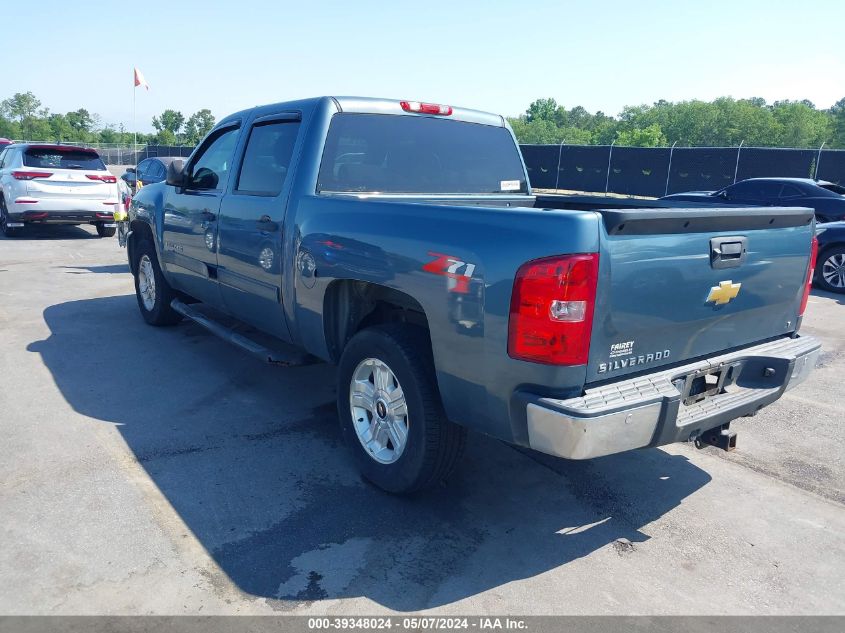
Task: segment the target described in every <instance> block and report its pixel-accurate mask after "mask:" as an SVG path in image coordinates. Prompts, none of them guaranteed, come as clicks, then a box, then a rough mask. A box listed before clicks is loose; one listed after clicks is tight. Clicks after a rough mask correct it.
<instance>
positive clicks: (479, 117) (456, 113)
mask: <svg viewBox="0 0 845 633" xmlns="http://www.w3.org/2000/svg"><path fill="white" fill-rule="evenodd" d="M328 100H331V101H333V102H334V104H335V107H336V108H337V111H338V112H354V113H357V114H397V115H404V116H434V117H437V118H442V119H449V120H453V121H464V122H468V123H480V124H483V125H495V126H497V127H504V125H505V119H504V117H502V116H501V115H499V114H493V113H491V112H482V111H480V110H472V109H470V108H461V107H458V106H454V105H452V104H444V105H449V106H451V108H452V113H451V114H449V115H434V114H418V113H415V112H406V111H405V110H403V109H402V105H401V102H402V101H403V99H380V98H374V97H332V96H324V97H311V98H308V99H298V100H296V101H282V102H279V103H272V104H266V105H260V106H256V107H254V108H248V109H246V110H241V111H240V112H235V113H233V114H231V115H229V116H227V117H225V118H224V119H221V121H220V123H225V122H227V121H230V120H235V119H239V118H243V117H244V116H246V115H247V114H249V113H251V112H252V111H253V110H280V109H286V108H290V109H292V110H313V109H314V108H316V107H317V106H318V105H319V104H321V103H322V102H325V101H328ZM406 101H407V100H406ZM424 103H430V102H428V101H426V102H424Z"/></svg>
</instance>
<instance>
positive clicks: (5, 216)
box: [0, 196, 21, 237]
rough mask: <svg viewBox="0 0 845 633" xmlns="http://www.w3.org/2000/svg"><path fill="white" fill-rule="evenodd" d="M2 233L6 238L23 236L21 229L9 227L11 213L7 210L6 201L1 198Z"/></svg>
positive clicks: (0, 229) (0, 218) (0, 220)
mask: <svg viewBox="0 0 845 633" xmlns="http://www.w3.org/2000/svg"><path fill="white" fill-rule="evenodd" d="M0 231H2V232H3V235H5V236H6V237H17V236H18V235H20V234H21V229H20V227H17V226H16V227H10V226H9V211H8V210H7V209H6V199H5V198H4V197H3V196H0Z"/></svg>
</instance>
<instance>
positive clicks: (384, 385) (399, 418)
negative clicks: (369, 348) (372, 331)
mask: <svg viewBox="0 0 845 633" xmlns="http://www.w3.org/2000/svg"><path fill="white" fill-rule="evenodd" d="M349 408H350V410H351V412H352V424H353V425H354V427H355V434H356V435H357V436H358V441H360V442H361V446H363V447H364V450H366V451H367V454H368V455H369V456H370V457H372V458H373V459H374V460H376V461H377V462H379V463H380V464H392V463H393V462H395V461H396V460H397V459H399V458H400V457H401V456H402V452H403V451H404V450H405V446H406V445H407V443H408V404H407V402H406V401H405V394H404V392H403V391H402V387H401V385H400V384H399V380H397V378H396V375H395V374H394V373H393V371H392V370H391V369H390V367H388V366H387V364H386V363H384V362H383V361H380V360H378V359H377V358H366V359H364V360H362V361H361V362H360V363H359V364H358V367H356V368H355V371H354V372H352V380H351V382H350V384H349Z"/></svg>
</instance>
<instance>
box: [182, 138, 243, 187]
mask: <svg viewBox="0 0 845 633" xmlns="http://www.w3.org/2000/svg"><path fill="white" fill-rule="evenodd" d="M237 140H238V128H228V129H225V130H222V131H221V132H219V133H218V134H217V135H215V136H212V137H211V138H209V139H208V140H207V141H206V143H205V145H204V146H203V147H202V149H200V151H199V153H198V154H197V157H196V159H195V160H194V162H193V164H192V165H191V168H190V176H189V180H188V186H187V188H188V189H194V190H216V189H217V190H219V189H223V187H225V186H226V179H227V178H228V175H229V171H230V170H231V168H232V154H233V152H234V150H235V144H236V143H237Z"/></svg>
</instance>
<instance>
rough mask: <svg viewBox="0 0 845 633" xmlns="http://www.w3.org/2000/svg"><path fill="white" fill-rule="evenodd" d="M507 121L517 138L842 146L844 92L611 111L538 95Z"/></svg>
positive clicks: (578, 142)
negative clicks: (817, 99) (819, 104)
mask: <svg viewBox="0 0 845 633" xmlns="http://www.w3.org/2000/svg"><path fill="white" fill-rule="evenodd" d="M508 121H509V122H510V124H511V126H512V127H513V130H514V133H515V134H516V137H517V139H519V142H520V143H568V144H575V145H610V144H611V143H613V142H616V143H617V144H618V145H631V146H635V147H660V146H667V145H672V144H673V143H677V144H678V145H679V146H690V147H736V146H737V145H739V144H740V143H743V142H744V144H745V145H749V146H753V147H804V148H810V147H812V148H818V147H820V146H821V145H822V143H824V144H825V147H829V148H845V98H843V99H840V100H839V101H838V102H836V104H834V105H833V106H832V107H831V108H829V109H826V110H824V109H818V108H816V106H815V105H814V104H813V103H812V102H810V101H807V100H804V101H775V102H774V103H772V104H769V103H767V102H766V100H765V99H761V98H752V99H733V98H731V97H720V98H718V99H715V100H713V101H699V100H691V101H678V102H671V101H665V100H660V101H658V102H656V103H654V104H652V105H639V106H627V107H625V108H624V109H623V110H622V112H621V113H620V114H619V115H618V116H615V117H614V116H609V115H607V114H604V113H603V112H596V113H595V114H593V113H590V112H588V111H587V110H586V109H585V108H583V107H581V106H576V107H574V108H571V109H567V108H566V107H564V106H562V105H559V104H558V103H557V102H556V101H555V100H554V99H538V100H536V101H534V102H533V103H531V105H529V106H528V109H527V110H526V111H525V114H522V115H520V116H518V117H515V118H509V119H508Z"/></svg>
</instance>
